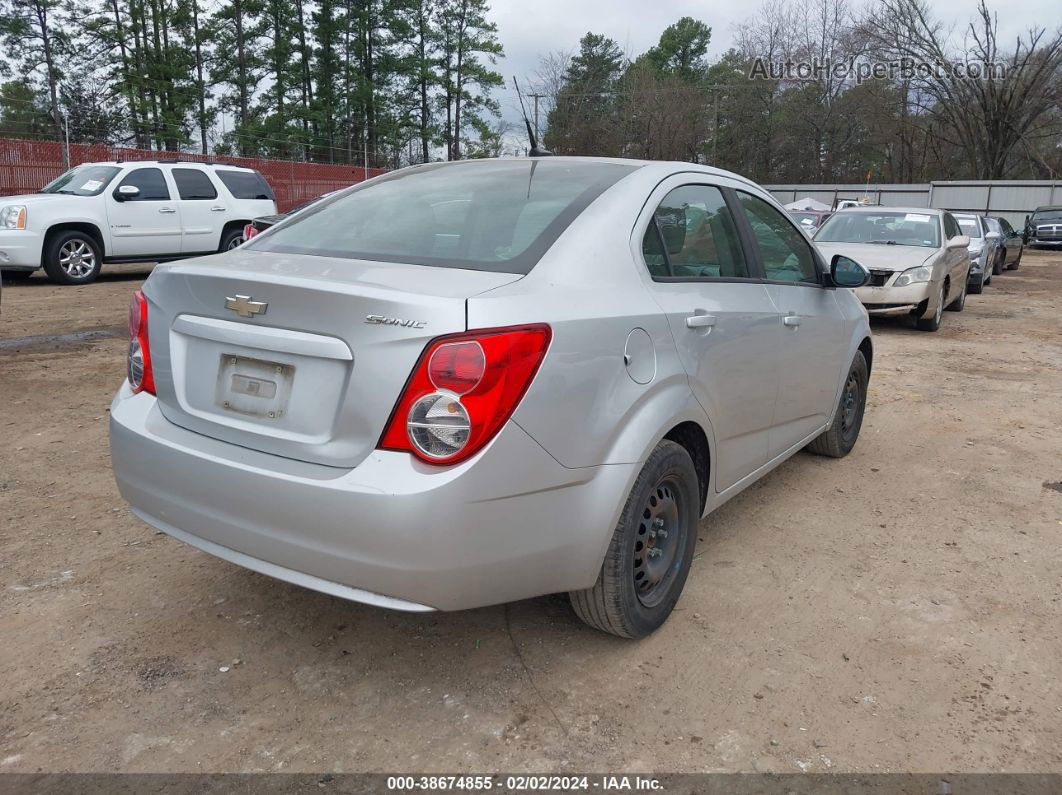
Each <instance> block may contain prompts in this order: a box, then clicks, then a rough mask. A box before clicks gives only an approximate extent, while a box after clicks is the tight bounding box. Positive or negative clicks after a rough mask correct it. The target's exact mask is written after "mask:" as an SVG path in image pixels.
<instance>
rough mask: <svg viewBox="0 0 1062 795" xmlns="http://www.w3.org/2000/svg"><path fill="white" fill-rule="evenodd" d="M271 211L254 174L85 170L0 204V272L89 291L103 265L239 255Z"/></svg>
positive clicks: (90, 166)
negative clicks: (246, 232) (253, 225)
mask: <svg viewBox="0 0 1062 795" xmlns="http://www.w3.org/2000/svg"><path fill="white" fill-rule="evenodd" d="M276 211H277V207H276V201H275V197H274V195H273V191H272V189H271V188H270V187H269V184H268V183H267V182H266V181H265V179H264V178H263V177H262V175H261V174H259V173H258V172H257V171H255V170H253V169H250V168H240V167H238V166H229V165H223V164H220V163H219V164H216V165H214V164H206V163H194V162H184V161H169V162H164V161H143V160H141V161H135V162H129V163H121V162H109V163H85V164H83V165H80V166H76V167H74V168H72V169H70V170H69V171H67V172H66V173H65V174H63V175H62V176H60V177H58V178H57V179H55V180H53V181H52V182H50V183H49V184H48V185H46V186H45V187H43V188H42V189H41V192H40V193H33V194H28V195H25V196H3V197H0V268H2V269H3V271H4V277H5V278H6V279H7V280H9V281H10V280H11V279H14V278H18V277H26V276H29V275H30V274H31V273H33V272H34V271H35V270H37V268H39V267H42V266H43V267H44V270H45V272H46V273H47V274H48V277H49V278H50V279H51V280H52V281H55V282H58V283H60V284H86V283H88V282H91V281H93V280H95V278H96V277H97V276H98V275H99V272H100V268H101V266H102V265H103V263H104V262H136V261H146V262H154V261H165V260H173V259H180V258H181V257H192V256H196V255H200V254H213V253H215V252H217V251H226V250H228V249H231V248H236V246H238V245H240V244H241V243H242V242H243V227H244V225H245V224H247V223H248V222H249V221H250V220H251V219H252V218H255V217H257V216H260V215H268V214H271V213H275V212H276Z"/></svg>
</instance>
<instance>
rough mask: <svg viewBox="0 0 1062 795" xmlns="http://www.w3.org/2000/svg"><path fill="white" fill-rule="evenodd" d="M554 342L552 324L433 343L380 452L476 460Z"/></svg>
mask: <svg viewBox="0 0 1062 795" xmlns="http://www.w3.org/2000/svg"><path fill="white" fill-rule="evenodd" d="M551 337H552V332H551V330H550V327H549V326H547V325H544V324H543V325H533V326H513V327H511V328H501V329H485V330H481V331H469V332H463V333H461V334H454V335H450V336H446V337H439V338H438V339H436V340H433V341H432V342H430V343H429V344H428V346H427V348H426V349H425V350H424V353H422V354H421V356H420V359H419V360H418V361H417V365H416V367H415V368H414V369H413V374H412V375H411V376H410V379H409V382H408V383H407V384H406V388H405V390H404V391H403V393H402V395H401V396H400V397H399V399H398V403H397V404H396V405H395V408H394V410H393V411H392V412H391V418H390V420H388V423H387V427H386V428H385V430H384V433H383V436H381V437H380V443H379V445H378V447H379V448H380V449H383V450H396V451H402V452H408V453H412V454H413V455H415V456H417V457H418V458H420V459H421V460H422V461H427V462H429V463H432V464H455V463H457V462H459V461H463V460H465V459H466V458H469V457H470V456H472V455H474V454H475V453H476V452H478V451H479V450H480V449H482V448H483V446H484V445H485V444H487V442H489V441H490V440H491V439H493V438H494V436H495V435H496V434H497V433H498V431H499V430H501V427H502V426H503V425H504V424H505V422H506V420H508V419H509V417H510V416H511V415H512V413H513V411H514V410H515V409H516V406H517V404H518V403H519V402H520V398H522V397H523V395H524V393H525V392H526V391H527V388H528V386H530V384H531V381H532V379H533V378H534V377H535V373H536V372H538V368H539V365H541V364H542V359H543V358H544V356H545V354H546V349H547V348H548V347H549V342H550V339H551Z"/></svg>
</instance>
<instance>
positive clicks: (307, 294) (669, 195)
mask: <svg viewBox="0 0 1062 795" xmlns="http://www.w3.org/2000/svg"><path fill="white" fill-rule="evenodd" d="M866 279H867V273H866V271H865V270H864V269H863V268H862V267H861V266H859V265H858V264H856V263H854V262H853V261H851V260H849V259H846V258H844V257H834V258H833V260H832V261H831V262H829V263H828V264H827V263H826V262H824V261H823V259H822V258H821V256H820V254H819V253H818V252H817V251H816V249H815V247H814V245H813V244H812V243H810V241H809V240H808V239H807V237H806V236H805V235H804V234H803V233H802V232H800V231H799V229H798V228H797V227H796V225H795V224H794V223H793V221H792V220H791V219H790V218H789V217H788V216H787V215H786V213H785V211H784V210H783V209H782V208H781V206H780V205H778V203H777V202H776V201H775V200H774V199H773V198H772V197H771V196H770V194H768V193H767V192H766V191H764V190H762V189H761V188H759V187H758V186H756V185H754V184H753V183H751V182H749V181H748V180H746V179H743V178H742V177H739V176H736V175H734V174H730V173H727V172H724V171H718V170H715V169H710V168H705V167H700V166H695V165H691V164H689V163H649V162H638V161H627V160H605V159H591V158H559V157H555V158H541V159H508V160H493V161H492V160H483V161H468V162H462V163H450V164H443V163H437V164H430V165H424V166H417V167H414V168H408V169H404V170H401V171H397V172H394V173H391V174H387V175H384V176H381V177H378V178H376V179H374V180H371V181H369V182H365V183H362V184H361V185H358V186H356V187H354V188H351V189H347V190H345V191H343V192H341V193H339V194H337V195H336V196H333V197H330V198H328V199H325V200H323V201H321V202H319V203H318V204H316V205H314V206H313V207H310V208H308V209H307V210H305V211H304V212H303V213H300V214H299V215H298V216H295V217H293V218H291V219H289V220H288V221H287V222H286V223H284V224H280V225H277V226H275V227H273V228H272V229H269V230H267V231H265V232H263V233H262V234H261V235H259V236H257V237H255V238H254V239H253V240H251V241H249V242H248V243H246V244H245V245H243V246H241V247H240V248H239V249H237V250H235V251H231V252H227V253H225V254H221V255H217V256H210V257H204V258H201V259H198V260H192V261H187V262H184V263H180V264H174V265H160V266H159V267H157V268H156V269H155V270H154V272H153V273H152V274H151V276H150V278H149V279H148V280H147V282H146V284H145V285H144V288H143V292H142V293H137V294H136V295H135V296H134V300H133V303H132V306H131V311H130V332H131V337H132V340H131V343H130V350H129V360H128V380H127V381H126V382H125V383H124V384H123V385H122V387H121V389H120V390H119V392H118V394H117V396H116V397H115V399H114V402H113V404H112V406H111V450H112V460H113V465H114V472H115V476H116V478H117V481H118V486H119V488H120V490H121V493H122V495H123V496H124V497H125V499H126V500H128V502H129V503H130V505H131V506H132V509H133V511H134V512H135V513H136V514H137V515H138V516H140V517H141V518H142V519H144V520H145V521H147V522H148V523H150V524H151V525H153V526H155V527H157V528H159V529H161V530H163V531H165V532H166V533H169V534H170V535H172V536H174V537H175V538H177V539H180V540H182V541H185V542H187V543H189V544H191V545H193V546H196V547H198V548H200V549H202V550H205V551H207V552H209V553H211V554H213V555H216V556H218V557H221V558H224V559H225V560H228V561H232V562H234V563H237V564H239V565H242V566H246V567H247V568H250V569H253V570H255V571H258V572H262V573H265V574H268V575H270V576H273V577H277V578H280V579H282V580H287V581H289V582H293V583H297V584H299V585H303V586H306V587H309V588H314V589H317V590H320V591H323V592H325V593H329V594H333V595H336V596H340V597H343V598H346V599H351V600H354V601H358V602H365V603H369V604H373V605H380V606H384V607H391V608H397V609H402V610H431V609H440V610H455V609H460V608H470V607H476V606H480V605H489V604H494V603H499V602H506V601H510V600H516V599H523V598H526V597H532V596H536V595H539V594H545V593H553V592H564V591H568V592H570V594H571V601H572V604H573V605H574V608H575V610H576V612H577V613H578V614H579V616H580V617H581V618H583V619H584V620H585V621H586V622H587V623H589V624H591V625H593V626H595V627H598V628H600V629H602V630H605V631H608V632H613V633H615V634H617V635H621V636H626V637H639V636H642V635H645V634H647V633H649V632H651V631H652V630H654V629H655V628H656V627H658V626H659V625H660V624H661V623H662V622H663V621H664V620H665V619H666V618H667V616H668V614H669V613H670V611H671V609H672V607H673V606H674V605H675V602H676V600H677V599H678V598H679V593H680V592H681V590H682V587H683V584H684V582H685V580H686V576H687V574H688V572H689V570H690V564H691V561H692V559H693V550H694V546H695V543H696V540H697V523H698V520H699V519H700V518H701V517H703V516H706V515H707V514H708V513H710V512H711V511H713V510H714V509H715V508H717V507H719V506H720V505H721V504H722V503H724V502H726V500H728V499H729V498H731V497H733V496H734V495H735V494H737V493H738V492H740V491H741V490H742V489H744V488H745V487H746V486H748V485H750V484H751V483H753V482H754V481H756V480H757V479H758V478H760V477H762V476H763V475H764V474H765V473H767V472H768V471H770V470H771V469H772V468H774V467H775V466H777V465H778V464H780V463H781V462H783V461H785V460H786V459H787V458H788V457H790V456H791V455H793V454H794V453H796V452H797V451H799V450H801V449H802V448H804V447H805V446H809V445H810V449H811V450H812V451H814V452H817V453H821V454H824V455H828V456H835V457H840V456H843V455H845V454H847V453H848V451H849V450H851V448H852V446H853V445H854V444H855V442H856V438H857V437H858V435H859V429H860V425H861V423H862V418H863V408H864V400H865V398H866V392H867V382H868V379H869V376H870V372H871V364H872V350H871V339H870V330H869V325H868V322H867V316H866V313H865V312H864V311H863V309H862V307H861V306H860V305H859V301H858V300H856V298H855V296H854V295H853V294H852V292H851V291H850V290H847V289H837V288H838V287H839V286H852V287H857V286H860V285H862V284H863V283H865V281H866Z"/></svg>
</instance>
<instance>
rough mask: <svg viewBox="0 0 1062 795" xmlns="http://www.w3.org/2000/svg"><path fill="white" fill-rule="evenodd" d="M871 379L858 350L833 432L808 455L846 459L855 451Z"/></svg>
mask: <svg viewBox="0 0 1062 795" xmlns="http://www.w3.org/2000/svg"><path fill="white" fill-rule="evenodd" d="M869 380H870V373H868V372H867V360H866V358H865V357H864V356H863V352H862V351H856V355H855V357H854V358H853V359H852V366H851V367H850V368H849V369H848V377H847V378H846V379H845V382H844V391H843V392H842V393H841V401H840V402H839V403H838V404H837V411H836V412H835V413H834V415H833V422H832V423H830V429H829V430H828V431H823V432H822V433H821V434H819V435H818V436H817V437H815V439H813V440H812V441H811V443H810V444H809V445H808V446H807V448H806V449H807V450H808V452H811V453H815V454H817V455H825V456H829V457H830V458H843V457H844V456H846V455H848V454H849V453H850V452H851V451H852V448H853V447H855V443H856V440H857V439H858V438H859V429H860V428H862V427H863V412H864V411H865V410H866V405H867V383H868V382H869Z"/></svg>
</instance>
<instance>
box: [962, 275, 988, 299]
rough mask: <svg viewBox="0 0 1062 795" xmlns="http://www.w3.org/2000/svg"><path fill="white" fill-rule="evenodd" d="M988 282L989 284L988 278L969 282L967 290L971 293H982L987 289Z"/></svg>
mask: <svg viewBox="0 0 1062 795" xmlns="http://www.w3.org/2000/svg"><path fill="white" fill-rule="evenodd" d="M987 284H988V280H987V279H985V280H984V281H980V280H979V281H977V282H976V283H974V284H967V285H966V292H968V293H969V294H970V295H980V294H981V293H983V292H984V291H985V285H987Z"/></svg>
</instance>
